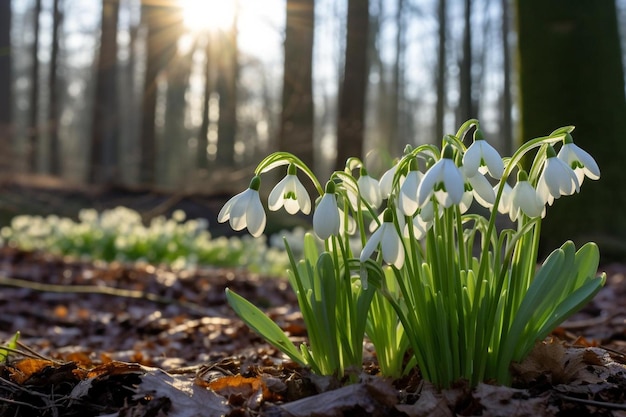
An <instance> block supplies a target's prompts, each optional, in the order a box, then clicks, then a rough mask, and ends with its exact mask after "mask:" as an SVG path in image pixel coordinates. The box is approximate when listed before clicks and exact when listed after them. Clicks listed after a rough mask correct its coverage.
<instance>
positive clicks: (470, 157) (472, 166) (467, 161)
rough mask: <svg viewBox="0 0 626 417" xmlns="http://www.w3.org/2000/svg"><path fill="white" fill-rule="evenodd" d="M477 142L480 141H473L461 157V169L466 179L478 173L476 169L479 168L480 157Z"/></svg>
mask: <svg viewBox="0 0 626 417" xmlns="http://www.w3.org/2000/svg"><path fill="white" fill-rule="evenodd" d="M477 142H482V141H474V143H472V144H471V145H470V147H469V148H467V151H465V154H464V155H463V167H464V170H465V173H466V175H467V176H468V177H472V176H474V175H476V173H478V167H479V166H480V159H481V157H482V156H481V154H480V147H479V145H478V143H477Z"/></svg>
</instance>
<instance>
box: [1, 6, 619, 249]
mask: <svg viewBox="0 0 626 417" xmlns="http://www.w3.org/2000/svg"><path fill="white" fill-rule="evenodd" d="M624 42H626V1H623V0H596V1H592V0H570V1H566V0H554V1H550V2H545V1H542V0H517V1H511V0H456V1H455V0H316V1H314V0H0V146H1V149H2V153H1V155H0V175H1V176H2V179H3V180H6V181H11V180H13V179H15V178H17V177H24V176H28V177H29V178H31V177H33V176H36V177H39V176H44V177H46V178H54V179H55V181H59V182H61V183H63V184H68V185H76V184H78V185H82V186H88V187H95V186H97V187H141V188H145V189H151V190H160V191H163V192H172V193H173V192H178V193H180V192H185V193H199V194H209V195H220V194H233V193H235V192H238V191H240V190H241V189H242V188H243V187H245V186H246V185H247V182H248V181H249V179H250V177H251V175H252V171H253V168H254V166H255V165H256V163H257V162H258V161H260V160H261V159H262V158H263V157H264V156H265V155H267V154H268V153H270V152H272V151H275V150H284V151H291V152H293V153H295V154H297V155H298V156H299V157H300V158H301V159H303V160H304V161H305V162H307V163H308V164H309V165H310V166H314V167H315V170H316V172H317V173H318V174H319V176H320V178H324V177H325V173H330V172H331V170H332V169H337V168H338V169H341V168H343V161H345V159H346V157H348V156H362V157H363V158H364V160H365V162H366V165H367V166H368V168H369V169H370V171H372V173H373V174H380V173H381V172H382V171H383V170H384V169H385V168H386V167H387V166H389V164H390V163H391V160H392V158H393V157H395V156H398V155H400V153H401V151H402V149H403V147H404V145H406V144H411V145H416V144H421V143H438V142H439V141H440V140H441V138H442V137H443V135H444V134H446V133H454V132H455V131H456V127H457V126H458V125H459V124H460V123H462V122H463V121H465V120H467V119H469V118H478V119H479V120H480V122H481V127H482V129H483V131H484V132H485V135H486V137H487V139H488V140H489V141H490V142H491V143H492V144H494V146H496V147H497V148H498V149H499V150H500V152H501V153H502V154H503V155H510V154H511V153H512V151H513V150H514V149H516V148H517V146H518V145H519V144H520V143H521V142H522V141H524V140H528V139H531V138H533V137H536V136H541V135H547V134H549V133H550V132H551V131H552V130H553V129H556V128H558V127H561V126H565V125H576V126H577V129H576V131H575V132H574V138H575V140H576V142H577V143H578V144H579V145H581V146H582V147H583V148H585V149H587V150H588V151H589V152H590V153H591V154H592V155H593V156H594V157H595V158H596V159H597V161H598V163H599V165H600V167H601V170H602V175H603V176H602V179H601V180H600V182H598V183H591V184H589V185H588V184H585V187H586V188H588V190H586V191H585V193H582V194H581V195H579V196H575V197H574V198H571V199H568V200H567V201H562V202H561V201H559V202H558V203H557V204H555V206H554V207H552V208H550V211H553V212H555V214H551V215H550V216H548V219H549V220H548V221H546V222H545V223H544V227H543V232H544V240H545V241H546V246H548V248H549V249H552V248H554V247H555V246H560V244H561V243H563V241H564V240H565V239H574V240H575V241H580V242H584V241H588V240H596V241H598V243H599V244H600V247H601V250H602V251H603V253H604V254H605V255H606V254H608V255H609V256H610V257H611V258H620V259H623V256H626V216H625V215H624V214H623V209H622V208H623V207H624V206H626V186H624V185H623V181H622V177H623V173H622V171H621V169H622V165H623V161H624V160H625V158H626V142H625V141H624V138H626V99H625V94H624V91H625V87H624V70H623V68H624V61H625V56H626V55H625V54H624V53H623V52H622V51H623V45H624ZM268 191H269V190H268Z"/></svg>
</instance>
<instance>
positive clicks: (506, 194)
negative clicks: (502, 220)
mask: <svg viewBox="0 0 626 417" xmlns="http://www.w3.org/2000/svg"><path fill="white" fill-rule="evenodd" d="M499 187H500V183H498V184H496V185H495V186H494V187H493V192H494V194H497V193H498V188H499ZM512 192H513V188H511V186H510V185H509V184H508V183H506V182H505V183H504V189H503V190H502V195H501V196H500V201H499V202H498V212H499V213H500V214H506V213H508V212H509V211H510V209H511V193H512Z"/></svg>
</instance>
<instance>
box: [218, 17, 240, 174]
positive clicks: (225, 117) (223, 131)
mask: <svg viewBox="0 0 626 417" xmlns="http://www.w3.org/2000/svg"><path fill="white" fill-rule="evenodd" d="M221 35H222V36H221V38H222V39H221V44H222V48H221V50H220V53H219V54H218V56H217V63H218V71H217V79H216V86H215V87H216V90H217V94H218V95H219V120H218V123H217V153H216V161H217V162H218V163H219V164H221V165H225V166H232V165H233V164H234V163H235V136H236V133H237V78H238V73H239V68H238V67H239V60H238V52H237V13H236V12H235V15H234V16H233V22H232V25H231V27H230V29H229V30H227V31H225V32H223V33H221Z"/></svg>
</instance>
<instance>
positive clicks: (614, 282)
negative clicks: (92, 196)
mask: <svg viewBox="0 0 626 417" xmlns="http://www.w3.org/2000/svg"><path fill="white" fill-rule="evenodd" d="M605 270H606V271H607V273H608V277H609V278H608V282H607V285H606V287H605V288H603V289H602V290H601V292H600V293H599V294H598V295H597V296H596V297H595V299H594V300H593V301H592V302H591V303H590V304H589V305H588V306H587V307H586V308H585V309H584V310H583V311H581V312H580V313H579V314H577V315H576V316H574V317H572V318H571V319H570V320H569V321H568V322H566V323H565V324H564V325H563V326H562V327H560V328H559V329H557V331H556V332H555V333H554V334H553V335H552V336H551V337H550V338H549V339H547V340H546V341H544V343H541V344H538V345H537V347H536V348H535V350H534V351H533V353H532V354H531V356H530V357H529V358H528V359H527V360H526V361H525V362H524V363H522V364H517V365H516V366H515V367H514V368H513V373H514V375H515V378H514V384H513V387H512V388H510V387H502V386H497V385H490V384H480V385H479V386H478V387H476V388H474V389H470V388H468V387H467V385H466V384H464V383H463V382H459V383H458V384H457V385H455V386H454V387H453V388H451V389H448V390H444V391H438V390H436V389H435V388H434V387H432V386H431V385H430V384H428V383H426V382H424V381H423V380H422V379H421V377H420V375H419V373H418V372H417V371H416V372H414V373H412V374H410V375H408V376H407V377H404V378H401V379H398V380H387V379H384V378H382V377H380V376H377V375H376V374H377V372H378V368H377V365H376V358H375V356H374V355H373V354H372V353H371V347H370V346H367V345H366V346H365V349H366V350H365V352H366V355H365V362H364V366H363V369H362V371H361V373H360V375H359V382H358V383H356V384H351V385H344V386H342V385H341V384H340V382H339V381H335V380H333V379H332V378H320V377H316V376H314V375H312V374H311V373H310V372H308V370H306V369H302V368H301V367H299V366H297V365H296V364H294V363H292V362H290V361H289V360H286V359H285V357H283V356H282V355H281V354H280V352H279V351H277V350H276V349H274V348H272V347H271V346H268V345H267V344H265V343H264V342H263V340H261V339H260V338H259V337H258V336H256V335H255V334H254V333H252V332H251V331H250V330H249V329H248V328H247V327H246V326H245V325H244V324H243V323H242V322H241V321H240V320H239V319H238V318H237V317H236V316H235V315H234V313H233V312H232V310H231V309H230V308H229V307H228V305H227V304H226V302H225V297H224V289H225V288H226V287H230V288H231V289H233V290H235V291H236V292H238V293H240V294H241V295H243V296H244V297H246V298H248V299H249V300H251V301H252V302H253V303H255V304H256V305H258V306H260V307H262V308H265V309H267V312H268V314H269V315H270V317H271V318H272V319H274V320H275V321H276V322H277V323H278V324H279V326H280V327H281V328H282V329H284V330H285V331H287V332H288V333H289V334H290V336H291V337H292V338H293V339H294V341H296V342H297V341H304V340H305V335H306V332H305V329H304V325H303V321H302V318H301V315H300V314H299V312H298V310H297V305H296V300H295V297H294V295H293V293H292V291H291V289H290V288H288V284H287V283H286V282H285V281H284V280H281V279H277V278H270V277H259V276H255V275H251V274H249V273H247V272H246V271H243V270H236V269H203V270H197V271H178V272H177V271H172V270H169V269H167V268H159V267H154V266H151V265H143V266H142V265H133V266H129V265H121V264H99V263H92V262H81V261H76V260H68V259H61V258H58V257H53V256H50V255H46V254H41V253H31V252H23V251H19V250H15V249H9V248H3V249H1V250H0V287H1V289H0V341H1V342H6V341H7V340H8V339H10V338H11V336H12V335H13V334H14V333H15V332H16V331H20V333H21V337H20V341H21V345H20V346H19V349H18V351H19V352H15V353H13V354H11V355H10V357H9V360H8V361H6V362H5V363H3V364H0V415H2V416H128V417H130V416H133V417H144V416H145V417H148V416H176V417H178V416H181V417H195V416H218V415H227V416H258V415H261V416H307V415H316V416H344V415H345V416H358V415H372V416H408V417H413V416H427V415H431V416H453V415H462V416H474V415H476V416H478V415H481V416H501V415H507V416H542V415H555V416H570V415H571V416H585V415H594V416H626V365H625V364H626V356H625V354H626V306H625V305H626V303H624V300H625V299H626V278H625V277H626V267H624V266H622V265H609V266H607V267H606V268H605ZM0 353H2V352H1V351H0Z"/></svg>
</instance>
